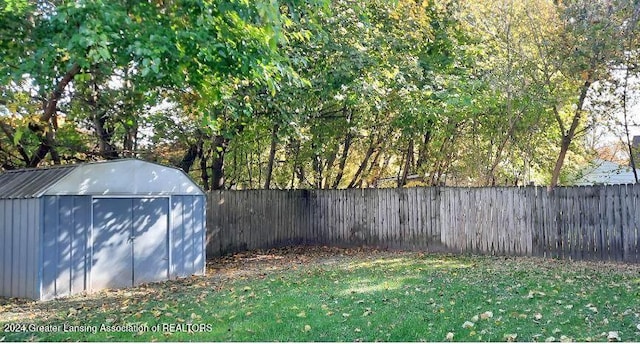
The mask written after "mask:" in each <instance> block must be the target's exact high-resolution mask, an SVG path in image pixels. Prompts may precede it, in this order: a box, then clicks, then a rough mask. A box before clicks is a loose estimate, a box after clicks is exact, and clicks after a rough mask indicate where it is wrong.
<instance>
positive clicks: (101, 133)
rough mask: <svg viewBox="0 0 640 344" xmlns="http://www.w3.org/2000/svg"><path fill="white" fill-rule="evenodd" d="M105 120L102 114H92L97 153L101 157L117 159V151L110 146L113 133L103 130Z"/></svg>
mask: <svg viewBox="0 0 640 344" xmlns="http://www.w3.org/2000/svg"><path fill="white" fill-rule="evenodd" d="M106 121H107V118H106V116H105V115H104V114H94V117H93V124H94V127H95V130H96V134H97V135H98V151H99V154H100V156H101V157H103V158H105V159H107V160H112V159H117V158H118V157H119V156H118V151H117V149H116V148H115V147H114V146H113V144H111V140H112V139H113V132H111V131H110V130H108V129H107V128H105V124H106Z"/></svg>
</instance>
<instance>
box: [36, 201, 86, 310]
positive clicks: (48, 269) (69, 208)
mask: <svg viewBox="0 0 640 344" xmlns="http://www.w3.org/2000/svg"><path fill="white" fill-rule="evenodd" d="M43 204H44V231H43V240H42V245H43V247H44V251H43V254H42V262H41V266H42V299H45V300H47V299H51V298H54V297H60V296H66V295H72V294H77V293H79V292H82V291H84V290H86V289H87V288H88V283H89V274H88V272H89V259H90V254H91V252H90V250H89V249H88V248H89V241H90V237H89V234H90V229H91V197H90V196H46V197H43Z"/></svg>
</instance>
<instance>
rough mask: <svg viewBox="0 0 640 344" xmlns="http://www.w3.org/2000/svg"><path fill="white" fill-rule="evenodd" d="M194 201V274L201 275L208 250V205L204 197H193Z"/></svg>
mask: <svg viewBox="0 0 640 344" xmlns="http://www.w3.org/2000/svg"><path fill="white" fill-rule="evenodd" d="M192 199H193V211H194V216H193V218H194V221H195V223H194V225H193V230H194V232H193V236H194V237H193V238H194V239H193V242H194V245H193V250H194V257H193V273H194V274H200V273H204V271H205V262H206V257H205V254H206V252H207V248H206V239H205V237H206V235H207V222H206V219H207V217H206V205H205V203H206V202H205V198H204V197H202V196H192Z"/></svg>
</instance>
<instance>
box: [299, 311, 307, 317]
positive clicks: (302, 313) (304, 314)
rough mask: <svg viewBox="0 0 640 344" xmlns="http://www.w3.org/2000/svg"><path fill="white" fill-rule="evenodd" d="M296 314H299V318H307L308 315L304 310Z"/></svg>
mask: <svg viewBox="0 0 640 344" xmlns="http://www.w3.org/2000/svg"><path fill="white" fill-rule="evenodd" d="M296 316H297V317H298V318H306V317H307V313H305V312H304V311H302V312H300V313H298V314H296Z"/></svg>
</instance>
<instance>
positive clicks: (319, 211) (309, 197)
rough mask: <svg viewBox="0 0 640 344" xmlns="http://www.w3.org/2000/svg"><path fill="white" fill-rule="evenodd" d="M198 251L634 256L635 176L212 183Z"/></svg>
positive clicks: (638, 239)
mask: <svg viewBox="0 0 640 344" xmlns="http://www.w3.org/2000/svg"><path fill="white" fill-rule="evenodd" d="M208 203H209V211H208V214H207V226H208V235H207V238H208V239H207V240H208V243H207V253H208V254H209V255H210V256H217V255H221V254H225V253H232V252H238V251H243V250H248V249H255V248H269V247H277V246H282V245H288V244H323V245H336V246H362V245H366V246H376V247H382V248H397V249H422V250H429V251H447V252H456V253H460V252H465V253H484V254H497V255H527V256H529V255H536V256H545V257H554V258H556V257H557V258H567V259H581V260H613V261H625V262H640V229H639V227H640V209H639V207H640V185H612V186H593V187H567V188H556V189H555V190H554V191H553V192H551V193H549V192H547V190H546V189H544V188H537V187H525V188H509V187H498V188H452V187H442V188H411V189H350V190H291V191H277V190H249V191H216V192H211V193H210V195H209V202H208Z"/></svg>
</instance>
